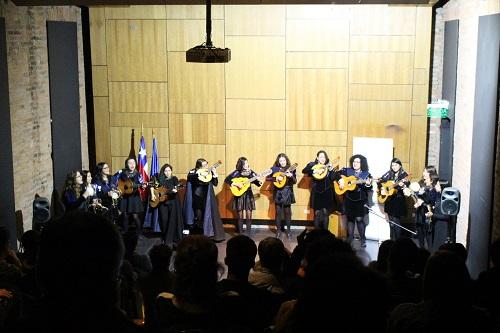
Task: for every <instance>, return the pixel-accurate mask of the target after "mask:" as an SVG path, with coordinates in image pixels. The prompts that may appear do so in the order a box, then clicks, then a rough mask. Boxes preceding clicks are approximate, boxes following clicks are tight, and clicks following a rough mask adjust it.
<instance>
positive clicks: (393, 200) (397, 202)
mask: <svg viewBox="0 0 500 333" xmlns="http://www.w3.org/2000/svg"><path fill="white" fill-rule="evenodd" d="M406 177H408V174H407V173H406V171H402V172H399V173H397V174H396V173H394V172H391V171H388V172H386V173H385V174H384V175H383V176H382V177H380V180H381V182H383V183H385V182H387V181H389V180H392V181H394V183H395V186H394V189H395V190H396V193H394V194H393V195H391V196H390V197H388V198H387V199H386V201H385V203H384V211H385V212H386V213H387V214H388V215H389V216H396V217H404V216H406V214H407V213H408V209H407V208H406V197H405V195H404V193H403V188H401V187H400V186H399V185H397V184H398V183H399V182H401V181H402V180H404V179H405V178H406ZM404 183H405V184H406V185H409V182H408V181H404Z"/></svg>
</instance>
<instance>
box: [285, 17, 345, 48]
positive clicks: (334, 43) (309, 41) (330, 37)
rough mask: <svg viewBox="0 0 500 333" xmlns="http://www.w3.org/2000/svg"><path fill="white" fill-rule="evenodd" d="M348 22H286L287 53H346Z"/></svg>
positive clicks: (340, 20)
mask: <svg viewBox="0 0 500 333" xmlns="http://www.w3.org/2000/svg"><path fill="white" fill-rule="evenodd" d="M348 49H349V21H348V20H346V19H343V20H342V19H339V20H288V21H287V24H286V50H287V51H347V50H348Z"/></svg>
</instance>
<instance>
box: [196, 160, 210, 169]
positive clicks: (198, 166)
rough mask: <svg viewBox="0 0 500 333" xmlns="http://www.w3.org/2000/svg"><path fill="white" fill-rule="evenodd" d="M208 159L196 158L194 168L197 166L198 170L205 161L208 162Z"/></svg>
mask: <svg viewBox="0 0 500 333" xmlns="http://www.w3.org/2000/svg"><path fill="white" fill-rule="evenodd" d="M206 161H207V160H206V159H204V158H199V159H197V160H196V164H195V166H194V168H195V169H196V170H198V169H199V168H201V166H202V165H203V162H206Z"/></svg>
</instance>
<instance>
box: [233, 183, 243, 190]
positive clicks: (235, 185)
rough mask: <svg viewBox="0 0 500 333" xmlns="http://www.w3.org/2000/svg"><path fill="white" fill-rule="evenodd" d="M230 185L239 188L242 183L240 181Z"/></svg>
mask: <svg viewBox="0 0 500 333" xmlns="http://www.w3.org/2000/svg"><path fill="white" fill-rule="evenodd" d="M231 186H234V187H237V188H239V189H241V188H242V187H243V184H242V183H232V184H231Z"/></svg>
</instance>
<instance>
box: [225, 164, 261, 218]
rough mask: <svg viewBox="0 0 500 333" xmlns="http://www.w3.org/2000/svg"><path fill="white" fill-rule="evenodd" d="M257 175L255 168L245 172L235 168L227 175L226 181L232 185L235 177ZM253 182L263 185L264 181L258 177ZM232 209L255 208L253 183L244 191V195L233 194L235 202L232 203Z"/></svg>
mask: <svg viewBox="0 0 500 333" xmlns="http://www.w3.org/2000/svg"><path fill="white" fill-rule="evenodd" d="M256 175H257V174H256V173H255V172H254V171H253V170H249V171H247V172H245V171H242V172H240V171H238V170H234V171H233V172H231V173H230V174H229V176H227V177H226V179H225V180H224V182H225V183H226V184H228V185H231V184H232V180H233V178H239V177H243V178H248V179H250V178H253V177H255V176H256ZM252 184H255V185H256V186H261V185H262V183H261V182H260V181H259V180H258V179H256V180H254V181H253V182H252ZM231 209H232V210H235V211H242V210H255V198H254V197H253V191H252V186H251V185H250V187H249V188H248V190H246V192H245V193H243V195H241V196H239V197H235V196H233V202H232V203H231Z"/></svg>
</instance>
